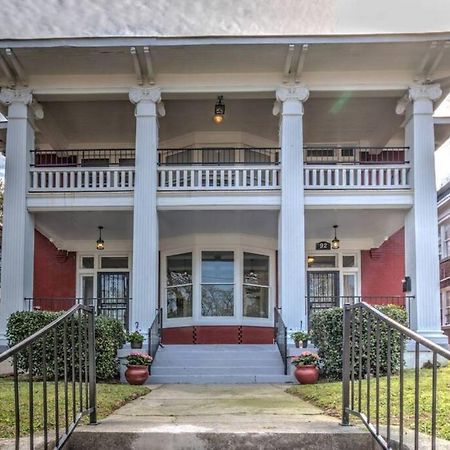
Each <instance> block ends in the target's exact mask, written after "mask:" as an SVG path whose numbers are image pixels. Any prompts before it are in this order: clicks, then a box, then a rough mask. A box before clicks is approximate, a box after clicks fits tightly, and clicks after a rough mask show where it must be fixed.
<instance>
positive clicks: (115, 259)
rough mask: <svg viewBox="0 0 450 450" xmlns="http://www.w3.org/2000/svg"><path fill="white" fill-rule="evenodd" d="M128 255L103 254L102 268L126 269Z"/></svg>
mask: <svg viewBox="0 0 450 450" xmlns="http://www.w3.org/2000/svg"><path fill="white" fill-rule="evenodd" d="M127 268H128V256H104V257H102V269H127Z"/></svg>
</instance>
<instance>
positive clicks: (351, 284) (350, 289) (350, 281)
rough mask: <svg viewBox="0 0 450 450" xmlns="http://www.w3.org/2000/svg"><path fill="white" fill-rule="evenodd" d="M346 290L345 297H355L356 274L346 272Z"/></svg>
mask: <svg viewBox="0 0 450 450" xmlns="http://www.w3.org/2000/svg"><path fill="white" fill-rule="evenodd" d="M343 281H344V290H343V294H344V296H345V297H354V296H355V295H356V276H355V275H353V274H344V280H343Z"/></svg>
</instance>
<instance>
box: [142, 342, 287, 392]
mask: <svg viewBox="0 0 450 450" xmlns="http://www.w3.org/2000/svg"><path fill="white" fill-rule="evenodd" d="M292 381H293V379H292V377H291V376H290V375H288V376H286V375H284V367H283V361H282V359H281V356H280V353H279V351H278V348H277V346H276V345H271V344H269V345H260V344H254V345H252V344H246V345H167V346H165V347H164V348H161V349H159V350H158V353H157V354H156V358H155V361H154V362H153V365H152V368H151V376H150V378H149V381H148V383H149V384H173V383H184V384H250V383H290V382H292Z"/></svg>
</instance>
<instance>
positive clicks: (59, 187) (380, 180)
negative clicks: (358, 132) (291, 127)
mask: <svg viewBox="0 0 450 450" xmlns="http://www.w3.org/2000/svg"><path fill="white" fill-rule="evenodd" d="M406 155H407V149H406V148H404V147H387V148H373V147H370V148H369V147H358V148H356V147H351V148H350V147H348V148H347V147H345V148H344V147H305V148H304V162H305V165H304V183H305V184H304V185H305V189H308V190H311V189H312V190H326V189H330V190H336V189H338V190H341V189H344V190H345V189H352V190H361V189H408V188H409V187H410V184H409V170H410V166H409V163H408V162H407V160H406V159H405V157H406ZM134 164H135V159H134V150H133V149H114V150H64V151H54V150H52V151H42V150H39V151H33V152H32V165H31V169H30V192H71V191H77V192H78V191H79V192H85V191H132V190H133V189H134V178H135V173H134ZM157 187H158V190H159V191H200V190H201V191H203V190H274V189H275V190H276V189H280V187H281V166H280V149H278V148H202V149H200V148H190V149H185V148H181V149H160V150H158V180H157Z"/></svg>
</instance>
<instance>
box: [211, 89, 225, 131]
mask: <svg viewBox="0 0 450 450" xmlns="http://www.w3.org/2000/svg"><path fill="white" fill-rule="evenodd" d="M224 116H225V103H224V102H223V95H219V96H218V97H217V102H216V104H215V105H214V116H213V122H214V123H215V124H216V125H219V124H221V123H222V122H223V119H224Z"/></svg>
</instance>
